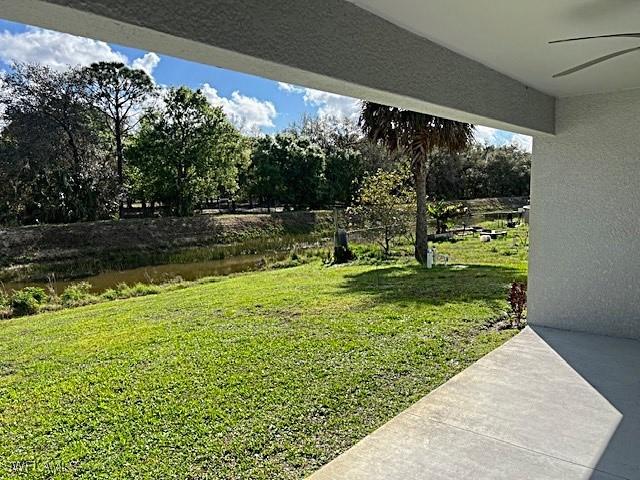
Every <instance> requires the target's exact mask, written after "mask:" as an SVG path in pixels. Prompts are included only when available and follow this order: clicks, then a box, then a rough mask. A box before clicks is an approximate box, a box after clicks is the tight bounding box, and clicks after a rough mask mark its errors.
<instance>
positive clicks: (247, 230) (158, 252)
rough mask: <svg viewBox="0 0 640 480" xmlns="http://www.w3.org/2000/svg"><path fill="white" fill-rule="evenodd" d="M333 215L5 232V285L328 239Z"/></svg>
mask: <svg viewBox="0 0 640 480" xmlns="http://www.w3.org/2000/svg"><path fill="white" fill-rule="evenodd" d="M332 228H333V215H332V213H331V212H326V211H318V212H284V213H274V214H271V215H267V214H263V215H253V214H246V215H220V216H213V215H201V216H196V217H189V218H176V217H172V218H157V219H132V220H122V221H104V222H90V223H77V224H70V225H42V226H30V227H16V228H0V243H1V245H2V249H0V281H2V282H11V281H14V282H16V281H17V282H29V281H47V278H48V277H49V276H50V275H51V274H52V273H54V274H55V277H56V278H57V279H68V278H79V277H86V276H91V275H95V274H97V273H100V272H104V271H109V270H124V269H128V268H136V267H140V266H146V265H160V264H165V263H187V262H196V261H208V260H219V259H222V258H227V257H230V256H236V255H240V254H246V253H254V252H255V253H262V252H268V251H271V250H274V249H277V248H283V247H284V248H286V247H287V246H293V245H296V244H300V243H305V242H313V241H315V240H317V239H319V238H321V237H326V236H328V235H329V236H330V235H331V232H332Z"/></svg>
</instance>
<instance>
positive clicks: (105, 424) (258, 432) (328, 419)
mask: <svg viewBox="0 0 640 480" xmlns="http://www.w3.org/2000/svg"><path fill="white" fill-rule="evenodd" d="M515 243H516V242H515V241H514V238H513V236H511V237H510V238H507V239H505V240H501V241H499V242H493V243H491V244H488V245H487V244H481V243H480V242H479V240H478V239H477V238H473V239H466V240H463V241H460V242H457V243H451V244H443V245H441V246H440V252H441V253H448V254H449V255H451V258H452V260H453V261H454V262H460V263H465V264H466V265H465V266H464V267H462V268H447V269H445V268H437V269H433V270H425V269H422V268H420V267H418V266H416V265H415V264H414V263H413V262H410V261H408V260H407V259H400V260H397V261H394V262H389V263H387V264H381V265H362V264H361V265H358V264H356V265H349V266H335V267H326V266H323V265H321V264H320V263H319V262H318V263H313V264H309V265H303V266H300V267H296V268H291V269H283V270H272V271H265V272H257V273H251V274H244V275H239V276H234V277H227V278H222V279H218V280H216V281H214V282H211V283H204V284H200V285H194V286H191V287H189V288H185V289H182V290H173V291H167V292H163V293H161V294H158V295H152V296H147V297H141V298H132V299H129V300H121V301H113V302H107V303H102V304H98V305H93V306H88V307H81V308H75V309H69V310H63V311H59V312H52V313H46V314H41V315H36V316H31V317H23V318H18V319H13V320H6V321H2V322H0V478H42V479H44V478H61V479H62V478H65V479H66V478H91V479H95V478H122V479H125V478H126V479H131V478H149V479H160V478H176V479H178V478H179V479H185V478H211V479H227V478H229V479H231V478H232V479H239V478H251V479H254V478H255V479H262V478H264V479H275V478H278V479H279V478H285V479H288V478H302V477H304V476H305V475H307V474H310V473H311V472H313V471H314V470H315V469H317V468H319V467H320V466H321V465H323V464H325V463H326V462H328V461H329V460H331V459H332V458H334V457H335V456H337V455H338V454H340V453H341V452H343V451H344V450H346V449H347V448H348V447H349V446H351V445H353V444H354V443H355V442H356V441H358V440H359V439H360V438H362V437H364V436H365V435H367V434H368V433H370V432H371V431H372V430H374V429H375V428H376V427H378V426H380V425H382V424H383V423H384V422H385V421H387V420H389V419H390V418H392V417H393V416H394V415H396V414H397V413H399V412H400V411H402V410H403V409H404V408H406V407H408V406H409V405H410V404H411V403H413V402H415V401H416V400H418V399H419V398H420V397H422V396H423V395H425V394H426V393H428V392H429V391H431V390H433V389H434V388H435V387H437V386H438V385H440V384H442V383H443V382H445V381H446V380H447V379H449V378H451V377H452V376H453V375H455V374H456V373H458V372H460V371H461V370H462V369H464V368H465V367H467V366H468V365H470V364H471V363H473V362H474V361H475V360H477V359H478V358H480V357H481V356H482V355H484V354H486V353H487V352H489V351H491V350H492V349H494V348H495V347H497V346H498V345H500V344H501V343H503V342H504V341H505V340H506V339H507V338H510V337H511V336H512V335H513V334H514V332H513V331H502V332H498V331H496V330H494V329H491V328H487V324H488V323H491V322H492V320H494V319H495V318H496V317H497V316H499V315H500V313H501V312H502V311H504V310H505V309H506V302H505V300H504V298H505V295H506V286H507V284H509V283H510V282H511V281H513V280H514V279H516V278H522V277H523V276H525V275H526V263H525V260H526V251H525V249H524V247H523V246H520V244H518V245H519V246H515V247H514V244H515ZM493 250H495V251H493ZM508 251H509V252H511V253H508V254H505V252H508Z"/></svg>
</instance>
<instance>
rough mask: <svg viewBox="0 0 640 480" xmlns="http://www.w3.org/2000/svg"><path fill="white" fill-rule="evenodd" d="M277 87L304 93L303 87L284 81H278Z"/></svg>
mask: <svg viewBox="0 0 640 480" xmlns="http://www.w3.org/2000/svg"><path fill="white" fill-rule="evenodd" d="M278 89H279V90H283V91H285V92H289V93H304V88H302V87H298V86H296V85H293V84H291V83H285V82H278Z"/></svg>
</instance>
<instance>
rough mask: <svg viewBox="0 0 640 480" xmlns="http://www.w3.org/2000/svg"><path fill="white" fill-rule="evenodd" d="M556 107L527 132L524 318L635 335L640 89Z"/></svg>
mask: <svg viewBox="0 0 640 480" xmlns="http://www.w3.org/2000/svg"><path fill="white" fill-rule="evenodd" d="M556 110H557V113H556V126H557V136H556V137H552V138H551V137H540V138H536V139H535V140H534V151H533V172H532V185H531V204H532V208H531V255H530V259H529V272H530V273H529V321H530V322H531V323H532V324H536V325H544V326H550V327H557V328H563V329H569V330H580V331H586V332H592V333H599V334H606V335H613V336H620V337H630V338H640V214H639V210H640V90H631V91H626V92H620V93H615V94H605V95H589V96H582V97H572V98H566V99H559V100H558V101H557V105H556Z"/></svg>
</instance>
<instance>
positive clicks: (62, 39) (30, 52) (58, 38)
mask: <svg viewBox="0 0 640 480" xmlns="http://www.w3.org/2000/svg"><path fill="white" fill-rule="evenodd" d="M0 60H2V61H3V62H5V63H11V62H14V61H15V62H23V63H39V64H42V65H47V66H49V67H51V68H53V69H55V70H64V69H66V68H68V67H69V66H81V67H84V66H87V65H90V64H92V63H94V62H122V63H125V64H129V59H128V58H127V57H126V55H123V54H122V53H120V52H116V51H115V50H113V49H112V48H111V46H110V45H109V44H108V43H105V42H101V41H98V40H91V39H89V38H84V37H77V36H75V35H70V34H68V33H60V32H54V31H51V30H44V29H42V28H36V27H28V28H27V30H26V31H24V32H20V33H12V32H9V31H8V30H5V31H4V32H1V33H0ZM159 62H160V57H159V56H158V55H156V54H155V53H153V52H149V53H147V54H145V55H144V56H143V57H141V58H137V59H135V60H133V62H132V63H131V64H130V65H131V66H132V67H133V68H140V69H142V70H144V71H145V72H147V73H148V74H149V75H151V74H152V73H153V70H154V68H155V67H157V66H158V63H159Z"/></svg>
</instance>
